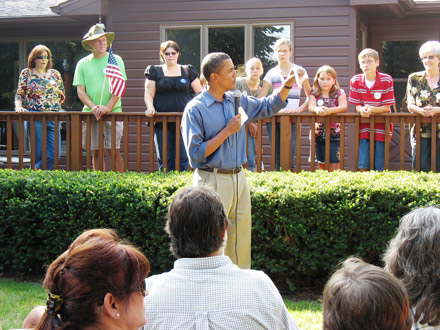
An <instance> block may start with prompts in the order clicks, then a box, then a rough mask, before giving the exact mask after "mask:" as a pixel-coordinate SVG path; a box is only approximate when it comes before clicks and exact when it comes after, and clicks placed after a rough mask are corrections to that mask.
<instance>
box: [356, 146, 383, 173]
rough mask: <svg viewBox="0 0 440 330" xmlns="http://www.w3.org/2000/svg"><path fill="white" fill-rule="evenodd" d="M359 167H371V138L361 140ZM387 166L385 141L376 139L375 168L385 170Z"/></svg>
mask: <svg viewBox="0 0 440 330" xmlns="http://www.w3.org/2000/svg"><path fill="white" fill-rule="evenodd" d="M358 167H359V168H362V169H367V170H368V169H370V140H369V139H361V140H360V141H359V164H358ZM384 168H385V142H383V141H374V170H375V171H383V170H384Z"/></svg>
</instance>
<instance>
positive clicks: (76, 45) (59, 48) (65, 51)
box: [26, 40, 90, 111]
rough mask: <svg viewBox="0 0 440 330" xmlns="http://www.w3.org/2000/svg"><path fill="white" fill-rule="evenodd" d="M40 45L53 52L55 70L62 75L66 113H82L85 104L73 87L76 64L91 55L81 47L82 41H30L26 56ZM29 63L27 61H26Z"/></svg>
mask: <svg viewBox="0 0 440 330" xmlns="http://www.w3.org/2000/svg"><path fill="white" fill-rule="evenodd" d="M38 44H43V45H46V46H47V47H48V48H49V49H50V51H51V52H52V57H53V68H54V69H56V70H58V71H59V72H60V73H61V76H62V77H63V81H64V87H65V89H66V100H65V101H64V103H63V105H62V107H63V109H64V110H66V111H81V110H82V108H83V104H82V102H81V101H80V99H79V98H78V94H77V92H76V87H74V86H72V81H73V74H74V73H75V67H76V63H77V62H78V61H79V60H80V59H81V58H83V57H85V56H87V55H89V54H90V53H89V52H88V51H86V50H85V49H84V48H83V47H82V46H81V41H47V40H45V41H30V42H27V45H26V56H27V55H28V54H29V53H30V52H31V50H32V48H34V47H35V46H36V45H38ZM26 62H27V59H26Z"/></svg>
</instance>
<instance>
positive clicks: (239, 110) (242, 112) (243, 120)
mask: <svg viewBox="0 0 440 330" xmlns="http://www.w3.org/2000/svg"><path fill="white" fill-rule="evenodd" d="M238 113H239V114H240V115H241V117H240V119H241V126H243V124H244V123H245V122H246V120H248V115H247V114H246V112H244V110H243V108H242V107H239V108H238Z"/></svg>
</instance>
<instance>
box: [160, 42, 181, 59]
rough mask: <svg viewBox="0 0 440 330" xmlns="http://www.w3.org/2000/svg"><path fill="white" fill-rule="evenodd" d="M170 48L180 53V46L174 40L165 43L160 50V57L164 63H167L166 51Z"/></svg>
mask: <svg viewBox="0 0 440 330" xmlns="http://www.w3.org/2000/svg"><path fill="white" fill-rule="evenodd" d="M170 47H171V48H172V49H174V50H175V51H176V52H178V53H180V46H179V44H178V43H177V42H175V41H173V40H167V41H164V42H162V43H161V44H160V49H159V56H160V60H161V61H162V62H165V51H166V50H167V49H168V48H170Z"/></svg>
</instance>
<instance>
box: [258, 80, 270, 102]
mask: <svg viewBox="0 0 440 330" xmlns="http://www.w3.org/2000/svg"><path fill="white" fill-rule="evenodd" d="M269 88H270V84H269V83H268V82H267V81H263V86H262V87H261V91H260V94H258V98H259V99H261V98H262V97H266V95H267V92H268V91H269Z"/></svg>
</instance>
